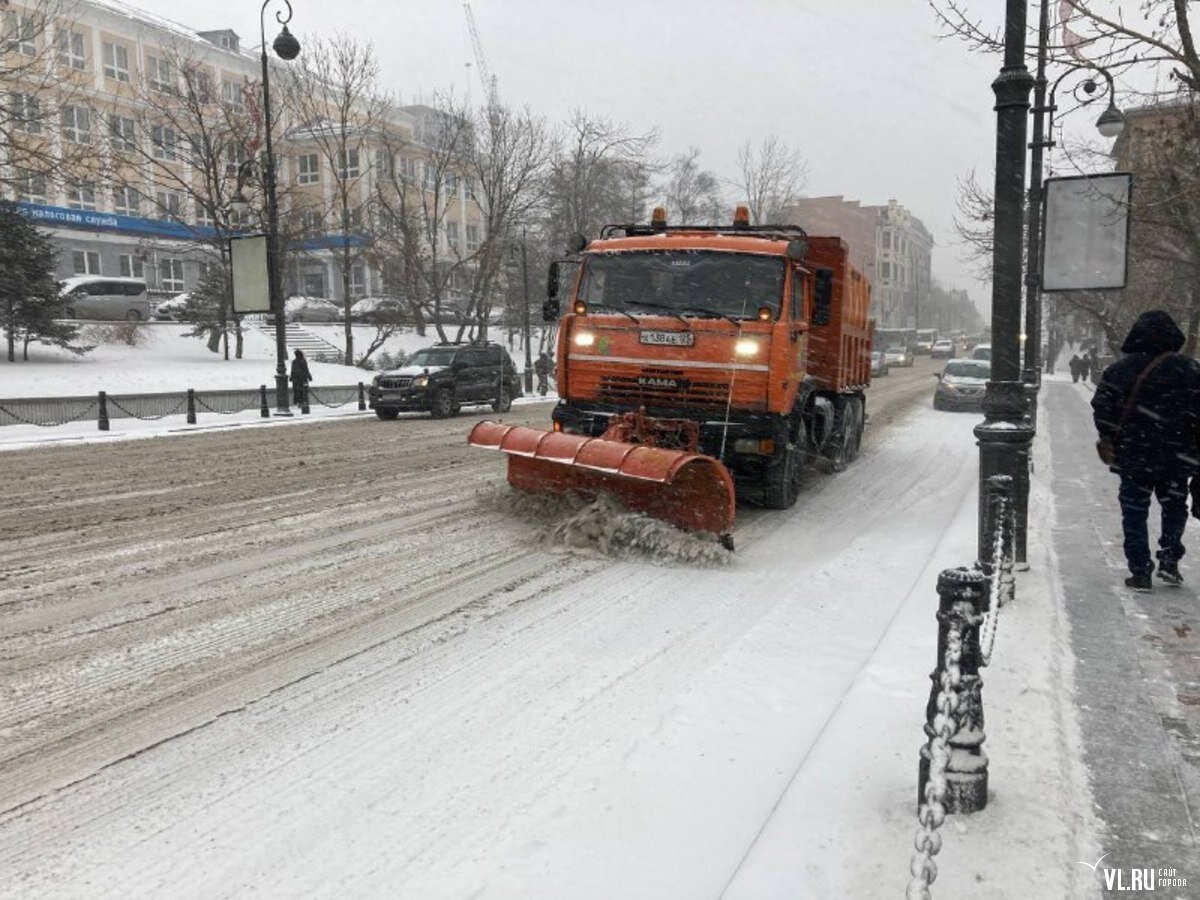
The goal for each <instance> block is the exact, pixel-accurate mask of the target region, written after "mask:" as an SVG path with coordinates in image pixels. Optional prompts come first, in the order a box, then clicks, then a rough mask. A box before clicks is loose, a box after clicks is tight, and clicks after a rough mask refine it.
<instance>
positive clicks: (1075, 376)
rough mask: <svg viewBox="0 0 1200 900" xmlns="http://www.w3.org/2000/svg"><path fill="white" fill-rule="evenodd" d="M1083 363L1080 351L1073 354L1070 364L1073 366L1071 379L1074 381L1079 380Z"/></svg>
mask: <svg viewBox="0 0 1200 900" xmlns="http://www.w3.org/2000/svg"><path fill="white" fill-rule="evenodd" d="M1082 363H1083V360H1081V359H1080V358H1079V354H1078V353H1072V354H1071V362H1070V363H1068V365H1069V366H1070V367H1071V380H1072V381H1074V382H1078V381H1079V368H1080V365H1081V364H1082Z"/></svg>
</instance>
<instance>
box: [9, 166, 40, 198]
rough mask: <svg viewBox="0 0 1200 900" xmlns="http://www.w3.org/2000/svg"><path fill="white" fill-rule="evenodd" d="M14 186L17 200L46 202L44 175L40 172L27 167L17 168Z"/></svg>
mask: <svg viewBox="0 0 1200 900" xmlns="http://www.w3.org/2000/svg"><path fill="white" fill-rule="evenodd" d="M13 181H14V182H15V184H14V188H15V190H16V193H17V199H18V200H24V201H25V202H26V203H45V202H46V176H45V174H43V173H41V172H31V171H30V170H29V169H17V172H16V178H14V179H13Z"/></svg>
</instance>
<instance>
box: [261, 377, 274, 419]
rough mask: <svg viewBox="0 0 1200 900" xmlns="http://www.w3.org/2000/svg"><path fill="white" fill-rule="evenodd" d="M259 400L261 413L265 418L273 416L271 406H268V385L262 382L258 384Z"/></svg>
mask: <svg viewBox="0 0 1200 900" xmlns="http://www.w3.org/2000/svg"><path fill="white" fill-rule="evenodd" d="M258 402H259V407H258V413H259V415H261V416H262V417H263V418H264V419H269V418H271V408H270V407H269V406H267V386H266V385H265V384H260V385H259V386H258Z"/></svg>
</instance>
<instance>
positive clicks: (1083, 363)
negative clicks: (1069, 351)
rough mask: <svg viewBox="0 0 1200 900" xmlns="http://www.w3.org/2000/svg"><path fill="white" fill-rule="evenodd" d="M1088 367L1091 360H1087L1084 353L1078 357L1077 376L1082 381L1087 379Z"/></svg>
mask: <svg viewBox="0 0 1200 900" xmlns="http://www.w3.org/2000/svg"><path fill="white" fill-rule="evenodd" d="M1090 368H1091V362H1090V361H1089V360H1088V356H1087V354H1086V353H1085V354H1083V356H1081V357H1079V377H1080V378H1082V379H1083V380H1084V381H1087V380H1088V372H1089V371H1090Z"/></svg>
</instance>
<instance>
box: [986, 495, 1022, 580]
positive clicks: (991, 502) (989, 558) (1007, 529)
mask: <svg viewBox="0 0 1200 900" xmlns="http://www.w3.org/2000/svg"><path fill="white" fill-rule="evenodd" d="M1013 487H1014V485H1013V479H1012V476H1011V475H992V476H991V477H989V478H988V480H987V484H986V485H985V494H984V498H983V502H984V503H986V504H987V506H986V507H985V515H984V517H983V536H982V540H981V541H980V550H981V555H980V558H979V562H978V566H979V568H980V569H982V570H983V572H984V574H985V575H991V574H992V570H993V567H994V566H995V565H996V564H997V563H998V562H1000V560H997V559H995V558H994V557H995V555H996V535H997V532H998V531H999V532H1000V533H1001V534H1002V541H1001V548H1000V552H1001V553H1002V554H1004V556H1005V558H1007V559H1012V558H1013V556H1014V553H1015V548H1014V546H1013V539H1014V534H1013V532H1014V530H1015V529H1014V524H1015V521H1014V514H1015V513H1014V508H1013Z"/></svg>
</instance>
